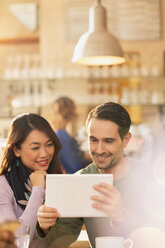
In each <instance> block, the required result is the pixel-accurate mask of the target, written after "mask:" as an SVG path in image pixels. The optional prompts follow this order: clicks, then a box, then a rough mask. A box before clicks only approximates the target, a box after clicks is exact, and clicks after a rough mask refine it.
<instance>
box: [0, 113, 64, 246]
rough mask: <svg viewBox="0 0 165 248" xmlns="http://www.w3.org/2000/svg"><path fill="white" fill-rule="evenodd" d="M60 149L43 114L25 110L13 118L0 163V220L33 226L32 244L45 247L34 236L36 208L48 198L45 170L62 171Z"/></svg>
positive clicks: (50, 171) (47, 171)
mask: <svg viewBox="0 0 165 248" xmlns="http://www.w3.org/2000/svg"><path fill="white" fill-rule="evenodd" d="M60 148H61V144H60V142H59V140H58V138H57V136H56V134H55V133H54V131H53V129H52V128H51V126H50V124H49V123H48V122H47V121H46V120H45V119H44V118H43V117H41V116H39V115H37V114H27V113H26V114H22V115H19V116H17V117H16V118H15V119H14V120H13V122H12V124H11V127H10V129H9V134H8V138H7V143H6V146H5V148H4V152H3V155H2V161H1V164H0V195H1V198H0V219H3V220H11V221H15V220H18V221H20V222H21V223H23V224H24V225H28V226H30V232H31V233H30V236H31V240H32V241H31V246H30V247H35V244H36V242H37V244H38V245H39V247H46V246H45V244H43V241H39V240H37V238H36V237H35V226H36V222H37V210H38V208H39V206H40V205H41V204H42V203H43V202H44V199H45V177H46V173H57V174H59V173H62V172H61V166H60V163H59V161H58V158H57V155H58V152H59V150H60ZM38 242H39V243H38Z"/></svg>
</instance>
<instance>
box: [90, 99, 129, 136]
mask: <svg viewBox="0 0 165 248" xmlns="http://www.w3.org/2000/svg"><path fill="white" fill-rule="evenodd" d="M93 118H94V119H98V120H107V121H113V122H114V123H116V124H117V125H118V127H119V135H120V137H121V139H123V138H124V136H125V135H126V134H127V133H128V132H129V129H130V126H131V118H130V116H129V114H128V112H127V110H126V109H125V108H124V107H123V106H121V105H120V104H118V103H114V102H107V103H104V104H101V105H99V106H97V107H96V108H94V109H93V110H91V112H90V113H89V115H88V117H87V121H86V125H87V126H88V124H89V121H90V120H91V119H93Z"/></svg>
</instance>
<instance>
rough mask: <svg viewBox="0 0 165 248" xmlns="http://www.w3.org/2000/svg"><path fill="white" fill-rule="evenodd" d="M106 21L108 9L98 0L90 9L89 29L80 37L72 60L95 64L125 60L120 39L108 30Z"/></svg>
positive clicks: (108, 63) (119, 62)
mask: <svg viewBox="0 0 165 248" xmlns="http://www.w3.org/2000/svg"><path fill="white" fill-rule="evenodd" d="M106 21H107V20H106V9H105V8H104V7H103V6H102V5H101V0H97V1H96V3H95V5H94V6H92V7H91V8H90V10H89V30H88V31H87V32H86V33H84V34H83V35H82V36H81V37H80V39H79V41H78V43H77V45H76V47H75V49H74V53H73V58H72V62H75V63H78V64H84V65H94V66H97V65H116V64H121V63H123V62H125V58H124V57H123V51H122V49H121V47H120V44H119V41H118V40H117V38H116V37H115V36H114V35H113V34H111V33H110V32H109V31H108V30H107V22H106Z"/></svg>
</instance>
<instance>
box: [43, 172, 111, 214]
mask: <svg viewBox="0 0 165 248" xmlns="http://www.w3.org/2000/svg"><path fill="white" fill-rule="evenodd" d="M99 182H105V183H109V184H113V175H112V174H72V175H66V174H63V175H57V174H53V175H47V176H46V199H45V205H46V206H49V207H55V208H57V209H58V211H59V213H60V214H61V217H102V216H105V214H104V213H101V212H100V211H99V210H97V209H94V208H93V207H92V206H91V204H92V200H91V199H90V197H91V195H97V194H98V195H99V194H100V193H99V192H97V191H96V190H94V189H93V185H94V184H97V183H99Z"/></svg>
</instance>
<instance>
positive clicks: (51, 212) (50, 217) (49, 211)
mask: <svg viewBox="0 0 165 248" xmlns="http://www.w3.org/2000/svg"><path fill="white" fill-rule="evenodd" d="M58 217H60V214H59V212H58V211H57V209H56V208H50V207H47V206H45V205H41V206H40V207H39V209H38V213H37V218H38V223H39V225H40V227H41V228H42V229H43V231H44V232H45V233H46V232H47V231H48V230H49V228H50V227H51V226H54V225H55V224H56V221H57V218H58Z"/></svg>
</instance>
